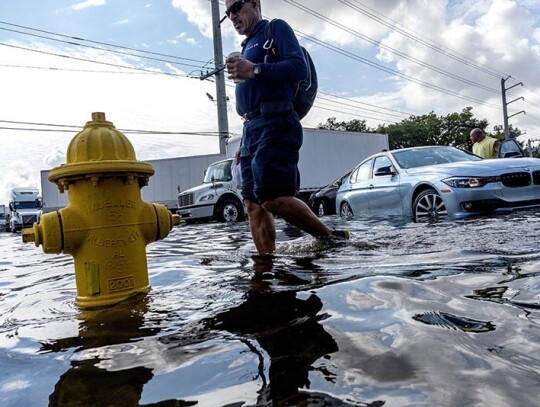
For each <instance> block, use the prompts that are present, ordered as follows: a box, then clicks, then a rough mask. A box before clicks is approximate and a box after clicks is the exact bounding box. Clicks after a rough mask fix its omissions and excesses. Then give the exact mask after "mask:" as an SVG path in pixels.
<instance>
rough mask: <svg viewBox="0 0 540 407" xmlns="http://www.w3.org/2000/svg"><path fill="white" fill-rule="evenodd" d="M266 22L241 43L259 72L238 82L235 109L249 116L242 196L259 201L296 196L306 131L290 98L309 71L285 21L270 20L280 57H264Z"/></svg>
mask: <svg viewBox="0 0 540 407" xmlns="http://www.w3.org/2000/svg"><path fill="white" fill-rule="evenodd" d="M266 24H268V21H267V20H262V21H259V22H258V23H257V25H256V26H255V29H254V30H253V32H252V33H251V35H250V36H249V37H247V38H246V39H245V41H244V43H243V46H244V48H243V56H244V58H246V59H248V60H250V61H252V62H254V63H258V64H260V67H261V73H260V74H259V75H258V77H257V78H256V79H248V80H246V81H244V82H242V83H239V84H237V85H236V111H237V112H238V114H239V115H240V116H244V115H246V114H247V116H249V117H250V119H249V120H247V121H246V122H245V123H244V134H243V138H242V149H241V154H240V163H241V168H242V196H243V197H244V199H247V200H250V201H252V202H256V203H261V204H262V203H263V202H265V201H267V200H269V199H274V198H277V197H280V196H294V195H295V194H296V192H297V190H298V188H299V185H298V184H299V180H298V167H297V165H298V159H299V150H300V147H301V145H302V138H303V134H302V126H301V124H300V120H299V118H298V115H297V114H296V112H295V111H294V110H293V109H292V102H293V100H294V96H295V92H296V87H297V85H298V82H299V81H300V80H302V79H303V78H305V77H306V75H307V66H306V62H305V59H304V55H303V53H302V49H301V48H300V44H299V43H298V39H297V38H296V36H295V35H294V32H293V30H292V28H291V27H290V26H289V25H288V24H287V23H286V22H285V21H283V20H277V19H276V20H274V21H273V23H272V26H273V30H272V32H273V38H274V46H275V48H276V51H277V58H274V60H273V61H272V60H270V61H269V62H266V63H265V62H264V59H265V55H266V49H264V45H265V42H266V37H265V27H266Z"/></svg>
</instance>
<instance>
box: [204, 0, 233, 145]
mask: <svg viewBox="0 0 540 407" xmlns="http://www.w3.org/2000/svg"><path fill="white" fill-rule="evenodd" d="M212 31H213V34H214V61H215V65H216V69H215V71H214V72H213V73H214V74H215V76H216V101H217V114H218V130H219V152H220V153H221V154H225V147H226V141H227V138H228V137H229V120H228V118H227V93H226V92H225V73H224V72H223V70H224V69H225V66H224V65H223V45H222V42H221V21H220V19H219V2H218V0H212ZM206 77H208V76H206ZM206 77H205V78H202V77H201V79H206Z"/></svg>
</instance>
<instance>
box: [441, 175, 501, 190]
mask: <svg viewBox="0 0 540 407" xmlns="http://www.w3.org/2000/svg"><path fill="white" fill-rule="evenodd" d="M442 182H444V183H445V184H446V185H449V186H451V187H452V188H482V187H484V186H486V185H487V184H489V183H490V182H497V178H494V177H451V178H446V179H443V180H442Z"/></svg>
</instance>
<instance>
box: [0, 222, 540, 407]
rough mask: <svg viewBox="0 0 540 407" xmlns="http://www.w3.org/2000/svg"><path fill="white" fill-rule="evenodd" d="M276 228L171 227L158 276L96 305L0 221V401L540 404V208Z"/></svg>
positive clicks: (160, 248) (159, 255)
mask: <svg viewBox="0 0 540 407" xmlns="http://www.w3.org/2000/svg"><path fill="white" fill-rule="evenodd" d="M327 222H328V223H329V224H330V225H331V226H333V227H338V228H340V227H344V226H345V225H344V224H343V223H341V222H343V221H342V220H340V219H339V218H337V217H331V218H329V219H327ZM276 224H277V227H278V250H277V252H276V254H275V257H267V258H266V257H259V256H253V254H254V253H255V250H254V246H253V245H252V242H251V239H250V236H249V233H248V229H247V227H246V224H245V223H240V224H233V225H229V224H227V225H224V224H208V225H193V226H191V225H190V226H187V225H186V226H181V227H178V228H175V229H174V230H173V232H172V233H171V235H170V236H169V238H168V239H166V240H163V241H160V242H156V243H155V244H153V245H151V246H149V253H148V258H149V273H150V280H151V284H152V287H153V290H152V291H151V292H150V293H149V294H148V295H147V296H143V297H140V298H138V299H137V300H136V301H133V302H131V303H124V304H119V306H116V307H113V308H108V309H103V310H97V311H80V310H78V309H76V308H75V307H74V306H73V299H74V296H75V289H74V278H73V264H72V259H70V258H67V256H56V257H55V256H46V255H44V254H43V253H41V252H40V251H38V250H34V249H32V248H30V247H29V246H28V245H26V246H23V245H22V244H21V243H20V240H19V239H18V237H17V236H16V235H13V236H12V235H0V249H1V250H2V253H3V254H4V253H6V258H5V260H2V261H0V263H1V264H0V268H1V269H2V273H0V309H2V313H0V364H2V366H3V371H4V375H2V376H0V405H1V406H2V407H4V406H6V407H18V406H20V405H24V406H29V407H34V406H36V407H37V406H39V407H41V406H44V405H47V404H49V405H51V406H73V405H75V406H76V405H81V406H88V405H96V406H103V405H108V404H107V403H109V405H122V406H128V407H131V406H134V407H139V406H163V407H165V406H167V407H168V406H187V405H201V406H205V407H206V406H219V407H221V406H224V405H228V406H263V405H277V406H279V405H321V406H325V405H331V406H340V405H341V406H344V405H355V406H381V405H383V404H385V403H386V405H392V406H411V405H437V406H439V405H441V406H443V405H483V404H490V405H497V406H502V405H535V400H536V397H537V394H536V391H535V389H536V387H537V386H536V385H537V384H538V382H539V380H540V374H539V373H538V372H539V371H540V335H539V334H538V332H539V327H540V303H539V300H538V299H539V298H540V279H539V278H538V277H539V274H540V273H539V271H538V270H540V249H539V247H540V240H539V237H538V236H539V235H538V230H540V211H536V212H530V213H528V214H527V213H524V214H519V216H518V214H514V215H509V216H507V217H504V218H502V217H501V218H493V219H487V218H486V219H475V220H470V221H469V220H467V221H461V222H444V223H441V224H422V225H419V224H413V223H394V222H392V221H390V220H386V221H385V220H382V221H380V220H379V221H377V222H375V221H367V220H355V221H351V222H348V223H347V224H346V227H347V228H349V229H350V230H351V232H352V236H353V238H352V239H351V240H350V241H348V242H347V243H346V244H343V245H339V246H335V247H333V246H329V245H324V244H321V243H320V242H317V241H315V240H314V239H312V238H311V237H309V236H305V235H303V234H301V233H298V231H297V230H295V229H293V228H290V227H288V226H287V225H285V224H283V223H282V222H279V221H277V222H276ZM19 238H20V236H19ZM77 403H78V404H77ZM113 403H116V404H113Z"/></svg>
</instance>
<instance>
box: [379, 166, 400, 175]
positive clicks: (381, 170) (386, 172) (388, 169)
mask: <svg viewBox="0 0 540 407" xmlns="http://www.w3.org/2000/svg"><path fill="white" fill-rule="evenodd" d="M395 174H396V172H395V171H394V169H393V167H392V166H391V165H388V166H387V167H381V168H377V169H376V170H375V176H376V177H381V176H384V175H395Z"/></svg>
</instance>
